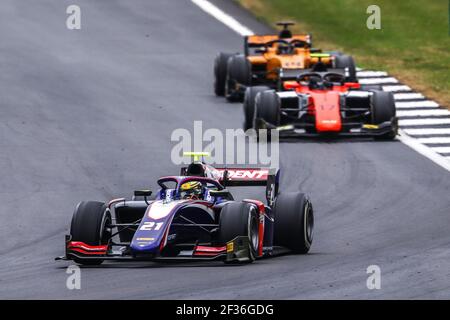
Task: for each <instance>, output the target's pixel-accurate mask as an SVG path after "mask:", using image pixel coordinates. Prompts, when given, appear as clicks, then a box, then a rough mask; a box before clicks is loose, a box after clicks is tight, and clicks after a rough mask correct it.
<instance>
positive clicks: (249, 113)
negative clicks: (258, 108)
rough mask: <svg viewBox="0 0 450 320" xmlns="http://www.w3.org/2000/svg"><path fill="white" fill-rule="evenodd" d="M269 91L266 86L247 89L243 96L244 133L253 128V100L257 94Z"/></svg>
mask: <svg viewBox="0 0 450 320" xmlns="http://www.w3.org/2000/svg"><path fill="white" fill-rule="evenodd" d="M267 90H270V88H269V87H266V86H255V87H248V88H247V89H246V90H245V95H244V104H243V106H244V117H245V120H244V131H247V130H248V129H251V128H253V122H254V118H255V99H256V96H257V95H258V93H260V92H264V91H267Z"/></svg>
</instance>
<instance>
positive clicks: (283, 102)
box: [244, 66, 398, 140]
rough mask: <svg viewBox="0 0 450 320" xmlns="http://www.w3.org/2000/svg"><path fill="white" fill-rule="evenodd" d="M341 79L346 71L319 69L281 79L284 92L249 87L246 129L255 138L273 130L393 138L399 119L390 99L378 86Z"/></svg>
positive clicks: (287, 133)
mask: <svg viewBox="0 0 450 320" xmlns="http://www.w3.org/2000/svg"><path fill="white" fill-rule="evenodd" d="M292 78H293V79H296V80H295V81H292ZM345 79H346V76H345V70H341V69H327V68H325V67H324V66H318V67H316V68H314V69H309V70H305V71H303V72H300V73H297V74H291V75H289V74H285V75H284V80H286V81H284V82H283V88H284V91H280V92H276V91H274V90H270V88H268V87H264V86H260V87H252V88H248V89H247V91H246V93H245V99H244V113H245V122H244V129H245V130H247V129H250V128H254V129H256V131H257V133H258V132H259V130H260V129H276V130H278V131H279V132H280V137H301V136H320V135H362V136H371V137H374V138H375V139H384V140H392V139H394V138H395V137H396V135H397V131H398V125H397V123H398V120H397V117H396V110H395V102H394V96H393V94H392V93H391V92H384V91H383V90H382V87H381V86H361V85H360V84H359V83H356V82H346V81H345Z"/></svg>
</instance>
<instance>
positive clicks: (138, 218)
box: [56, 161, 314, 265]
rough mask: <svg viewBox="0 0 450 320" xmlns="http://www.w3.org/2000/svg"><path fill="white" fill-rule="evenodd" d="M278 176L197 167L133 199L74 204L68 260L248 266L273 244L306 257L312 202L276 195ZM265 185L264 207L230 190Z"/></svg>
mask: <svg viewBox="0 0 450 320" xmlns="http://www.w3.org/2000/svg"><path fill="white" fill-rule="evenodd" d="M278 180H279V171H278V170H269V169H264V168H233V169H225V168H214V167H212V166H210V165H207V164H205V163H204V162H203V161H194V162H192V163H191V164H190V165H189V166H187V167H184V168H182V169H181V174H180V175H178V176H166V177H162V178H160V179H159V180H158V185H159V187H160V189H159V190H158V191H157V193H156V197H155V198H154V199H152V200H151V199H150V197H151V195H152V192H151V191H149V190H137V191H135V192H134V197H133V198H132V199H130V200H127V199H125V198H121V199H115V200H112V201H110V202H109V203H103V202H97V201H85V202H81V203H79V204H78V205H77V206H76V209H75V212H74V214H73V218H72V222H71V226H70V234H69V235H67V236H66V243H65V255H64V256H62V257H58V258H56V259H57V260H61V259H62V260H73V261H75V262H76V263H79V264H82V265H98V264H101V263H102V262H103V261H105V260H119V261H134V260H146V261H167V260H175V261H179V260H181V261H185V260H188V261H209V260H223V261H224V262H226V263H251V262H253V261H254V260H255V259H257V258H260V257H263V256H268V255H272V254H273V252H274V246H283V247H285V248H288V249H290V250H292V252H294V253H299V254H305V253H307V252H308V251H309V249H310V246H311V243H312V236H313V233H312V232H313V226H314V216H313V207H312V204H311V201H310V200H309V198H308V197H307V196H306V195H305V194H302V193H298V192H290V193H289V192H287V193H279V192H278V185H279V184H278ZM234 186H265V187H266V203H264V202H262V201H260V200H251V199H244V200H235V199H234V197H233V196H232V194H231V192H230V191H229V189H228V187H234Z"/></svg>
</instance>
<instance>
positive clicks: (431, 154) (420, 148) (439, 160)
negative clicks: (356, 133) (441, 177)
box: [398, 130, 450, 171]
mask: <svg viewBox="0 0 450 320" xmlns="http://www.w3.org/2000/svg"><path fill="white" fill-rule="evenodd" d="M398 140H400V141H401V142H403V143H404V144H406V145H407V146H408V147H410V148H411V149H414V150H415V151H417V152H418V153H420V154H421V155H423V156H424V157H427V158H428V159H430V160H431V161H433V162H434V163H436V164H438V165H440V166H441V167H442V168H444V169H446V170H447V171H450V162H449V161H448V160H447V159H446V158H445V157H443V156H441V155H439V154H437V153H436V152H435V151H433V149H431V148H429V147H427V146H425V145H423V144H421V143H420V142H419V141H417V139H414V138H411V137H410V136H408V135H406V134H404V133H403V131H402V130H400V135H399V136H398Z"/></svg>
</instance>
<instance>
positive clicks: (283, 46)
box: [277, 42, 292, 54]
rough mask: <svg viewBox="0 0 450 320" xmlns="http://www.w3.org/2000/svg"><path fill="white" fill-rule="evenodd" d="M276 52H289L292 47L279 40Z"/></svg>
mask: <svg viewBox="0 0 450 320" xmlns="http://www.w3.org/2000/svg"><path fill="white" fill-rule="evenodd" d="M277 53H278V54H291V53H292V48H291V46H290V45H289V44H287V43H282V42H280V43H278V48H277Z"/></svg>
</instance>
